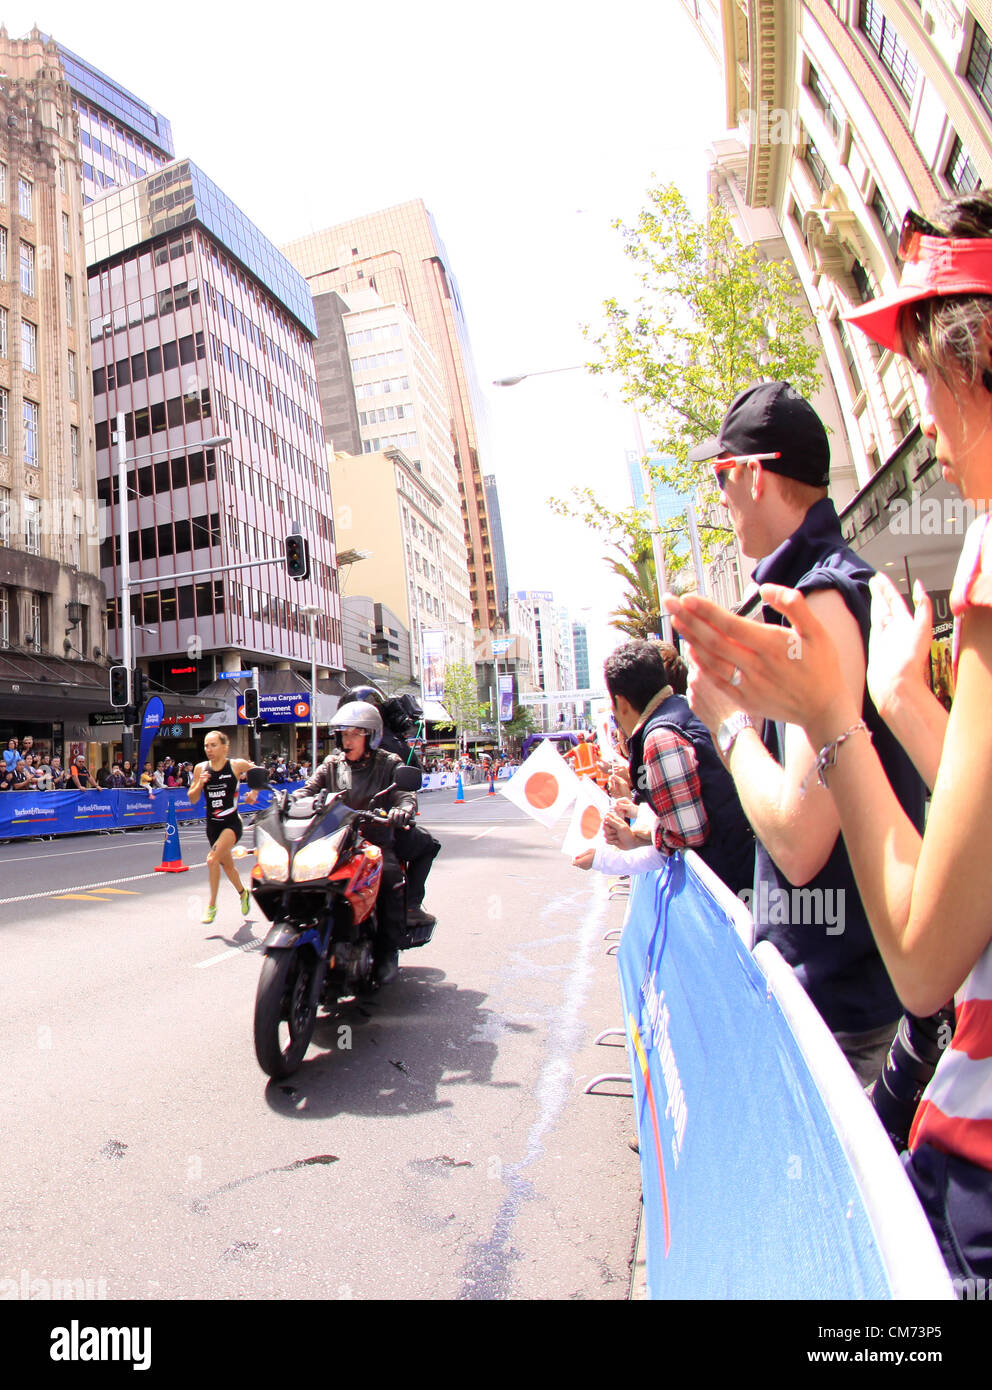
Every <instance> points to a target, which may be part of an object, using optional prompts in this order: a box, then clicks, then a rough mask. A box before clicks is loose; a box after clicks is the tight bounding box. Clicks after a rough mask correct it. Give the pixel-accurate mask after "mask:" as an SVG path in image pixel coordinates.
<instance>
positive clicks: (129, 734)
mask: <svg viewBox="0 0 992 1390" xmlns="http://www.w3.org/2000/svg"><path fill="white" fill-rule="evenodd" d="M230 442H231V437H230V435H218V436H217V437H216V438H212V439H201V440H197V441H196V443H197V444H198V445H199V446H200V448H202V449H216V448H219V447H220V446H221V445H223V444H230ZM173 452H174V450H172V449H152V450H151V451H150V452H149V453H147V454H136V455H135V456H134V458H133V459H132V460H131V462H132V463H142V462H144V460H145V459H151V458H155V457H157V456H158V455H159V454H171V453H173ZM117 491H118V497H117V516H118V523H117V531H118V537H119V539H120V547H121V608H120V626H121V664H122V665H123V666H125V667H126V668H127V671H128V681H129V682H130V681H132V680H133V668H134V644H133V641H132V635H131V551H130V546H129V545H128V543H127V504H128V495H127V441H126V439H125V437H124V412H123V411H119V412H118V415H117ZM133 745H134V725H133V724H125V726H124V736H123V738H122V740H121V746H122V748H123V750H124V758H125V759H126V760H129V761H130V760H133V757H134V747H133Z"/></svg>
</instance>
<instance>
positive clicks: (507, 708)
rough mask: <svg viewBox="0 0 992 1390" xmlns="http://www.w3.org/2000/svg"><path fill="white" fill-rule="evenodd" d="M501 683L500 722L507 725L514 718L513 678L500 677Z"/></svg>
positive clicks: (498, 678)
mask: <svg viewBox="0 0 992 1390" xmlns="http://www.w3.org/2000/svg"><path fill="white" fill-rule="evenodd" d="M497 680H498V682H499V720H500V723H501V724H505V723H506V722H507V720H508V719H512V718H513V677H512V676H498V677H497Z"/></svg>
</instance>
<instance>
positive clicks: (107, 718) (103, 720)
mask: <svg viewBox="0 0 992 1390" xmlns="http://www.w3.org/2000/svg"><path fill="white" fill-rule="evenodd" d="M90 723H91V724H95V725H98V724H123V723H124V711H123V710H120V709H118V710H113V711H112V712H111V713H109V714H108V713H107V711H106V710H97V711H96V713H95V714H91V715H90Z"/></svg>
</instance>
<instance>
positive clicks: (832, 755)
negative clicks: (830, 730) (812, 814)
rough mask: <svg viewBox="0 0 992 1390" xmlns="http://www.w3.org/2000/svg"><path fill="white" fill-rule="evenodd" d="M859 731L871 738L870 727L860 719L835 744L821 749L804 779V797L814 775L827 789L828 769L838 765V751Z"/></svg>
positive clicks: (839, 736)
mask: <svg viewBox="0 0 992 1390" xmlns="http://www.w3.org/2000/svg"><path fill="white" fill-rule="evenodd" d="M859 729H863V730H864V731H865V733H866V734H867V735H868V737H869V738H871V730H870V729H869V727H868V725H867V724H866V723H865V721H864V720H863V719H859V720H858V722H857V723H856V724H852V725H851V727H850V728H849V729H845V730H844V732H843V733H842V734H839V735H838V736H837V738H835V739H834V741H833V743H828V744H825V745H824V747H823V748H821V749H820V751H819V753H818V754H817V756H816V762H815V763H814V764H813V766H812V767H811V768H810V770H809V772H808V773H807V774H806V777H805V778H804V779H803V791H802V794H803V796H805V795H806V788H807V787H808V786H809V781H810V778H811V777H812V776H813V774H814V773H815V774H816V780H817V781H818V782H819V784H820V786H821V787H826V785H827V777H826V773H827V769H828V768H831V767H834V766H835V765H836V762H837V750H838V749H839V748H840V746H841V744H842V743H846V742H847V740H848V739H849V738H850V737H851V735H852V734H856V733H857V732H858V730H859Z"/></svg>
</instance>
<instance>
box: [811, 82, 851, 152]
mask: <svg viewBox="0 0 992 1390" xmlns="http://www.w3.org/2000/svg"><path fill="white" fill-rule="evenodd" d="M806 85H807V86H808V87H809V90H810V92H811V93H812V95H813V99H814V101H815V102H816V104H817V106H819V108H820V110H821V111H822V112H823V119H824V121H825V122H826V124H827V128H828V130H829V131H830V134H831V135H832V136H833V138H834V139H835V140H837V139H838V138H839V136H840V130H841V125H842V124H843V120H844V117H843V113H842V111H841V109H840V107H839V106H838V105H837V98H836V97H835V96H834V94H833V92H832V91H831V89H830V87H829V86H828V84H827V83H826V82H825V81H824V80H823V78H822V77H821V76H820V74H819V72H818V71H817V70H816V68H815V67H814V66H813V64H812V63H810V65H809V77H808V79H807V83H806Z"/></svg>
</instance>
